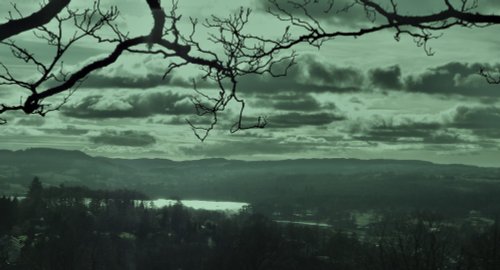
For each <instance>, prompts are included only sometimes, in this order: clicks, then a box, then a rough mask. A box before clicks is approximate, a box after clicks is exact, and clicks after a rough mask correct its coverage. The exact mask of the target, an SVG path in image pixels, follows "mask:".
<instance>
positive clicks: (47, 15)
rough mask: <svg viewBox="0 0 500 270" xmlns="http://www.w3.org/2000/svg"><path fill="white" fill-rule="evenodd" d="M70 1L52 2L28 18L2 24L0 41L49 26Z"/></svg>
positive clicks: (0, 25)
mask: <svg viewBox="0 0 500 270" xmlns="http://www.w3.org/2000/svg"><path fill="white" fill-rule="evenodd" d="M70 1H71V0H50V1H49V2H48V3H47V4H46V5H45V6H44V7H42V8H41V9H40V10H39V11H37V12H35V13H33V14H31V15H29V16H27V17H24V18H20V19H13V18H10V20H9V21H8V22H6V23H3V24H0V41H2V40H5V39H8V38H10V37H12V36H15V35H17V34H20V33H22V32H25V31H28V30H32V29H35V28H37V27H40V26H43V25H45V24H47V23H48V22H49V21H50V20H52V19H53V18H54V17H56V16H57V14H59V12H61V11H62V10H63V9H64V8H65V7H67V6H68V4H69V3H70Z"/></svg>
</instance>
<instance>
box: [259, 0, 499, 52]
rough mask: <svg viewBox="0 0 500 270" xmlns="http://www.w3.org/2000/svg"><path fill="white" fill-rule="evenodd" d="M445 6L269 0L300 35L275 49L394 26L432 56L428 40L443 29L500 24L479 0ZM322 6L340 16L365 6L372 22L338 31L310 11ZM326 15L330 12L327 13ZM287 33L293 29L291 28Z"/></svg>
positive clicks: (276, 14) (398, 34)
mask: <svg viewBox="0 0 500 270" xmlns="http://www.w3.org/2000/svg"><path fill="white" fill-rule="evenodd" d="M442 1H443V4H444V5H445V7H446V8H445V9H443V10H441V11H438V12H435V13H432V14H425V15H406V14H404V15H403V14H402V13H401V12H400V10H399V8H398V4H397V1H396V0H390V2H389V6H388V7H385V6H383V5H382V4H379V2H376V1H372V0H351V1H350V2H349V3H348V4H346V5H344V6H341V7H340V8H337V5H336V4H337V3H336V2H335V1H334V0H324V1H321V0H290V1H280V0H268V3H269V6H268V9H267V10H268V12H269V13H270V14H272V15H274V17H276V18H277V19H279V20H281V21H283V22H287V23H288V24H289V27H290V28H293V29H294V30H296V31H297V32H302V33H301V34H300V35H296V36H293V37H292V36H290V37H289V39H288V40H287V41H286V42H284V43H282V44H275V45H276V46H275V47H274V48H272V49H271V50H272V51H275V50H284V49H289V48H291V47H293V46H295V45H297V44H300V43H309V44H310V45H313V46H315V47H317V48H319V47H321V46H322V45H323V43H324V42H325V41H328V40H332V39H335V38H338V37H354V38H356V37H360V36H363V35H366V34H370V33H374V32H379V31H382V30H387V29H394V30H395V31H396V32H395V34H394V38H395V39H396V40H397V41H399V39H400V38H401V36H402V35H408V36H410V37H412V38H413V40H414V42H415V43H416V44H417V46H419V47H423V48H424V50H425V52H426V53H427V54H428V55H432V54H433V51H432V49H431V48H430V47H428V41H429V40H432V39H436V38H439V37H440V36H441V34H440V33H439V31H440V30H446V29H448V28H451V27H455V26H461V27H468V28H472V27H486V26H490V25H494V24H499V23H500V15H496V14H482V13H478V12H475V9H476V8H477V7H478V1H477V0H461V1H460V4H459V5H456V4H452V2H450V1H449V0H442ZM318 5H321V6H323V7H324V13H325V14H327V15H331V16H336V15H338V14H339V13H349V12H351V11H352V9H354V8H358V9H362V10H363V11H364V12H365V14H366V17H367V19H368V20H369V21H370V23H369V24H365V25H363V26H359V27H354V28H352V27H351V28H352V29H345V30H334V31H332V30H331V28H333V26H331V25H324V23H322V22H321V20H319V19H318V18H315V16H314V15H313V14H312V13H311V12H310V11H311V10H312V9H314V8H317V6H318ZM324 16H326V15H324ZM287 32H291V30H289V29H288V28H287Z"/></svg>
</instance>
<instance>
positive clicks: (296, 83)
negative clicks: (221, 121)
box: [239, 55, 364, 95]
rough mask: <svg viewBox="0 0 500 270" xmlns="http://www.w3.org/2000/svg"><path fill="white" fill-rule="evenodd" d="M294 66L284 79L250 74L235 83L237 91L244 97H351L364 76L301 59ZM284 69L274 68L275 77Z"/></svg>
mask: <svg viewBox="0 0 500 270" xmlns="http://www.w3.org/2000/svg"><path fill="white" fill-rule="evenodd" d="M297 63H298V64H297V65H294V66H292V67H291V68H290V69H289V70H288V74H287V76H283V77H273V76H270V75H260V74H251V75H247V76H244V77H242V78H241V79H240V80H239V89H240V91H241V92H244V93H256V94H257V93H258V94H266V95H276V94H279V93H286V92H288V93H290V92H297V93H299V92H304V93H308V92H309V93H310V92H313V93H314V92H315V93H324V92H332V93H351V92H358V91H361V89H362V86H363V82H364V74H363V72H362V71H360V70H357V69H355V68H351V67H338V66H335V65H333V64H329V63H325V62H322V61H320V60H318V59H317V58H314V57H312V56H308V55H305V56H303V57H300V58H299V59H297ZM284 68H285V67H283V66H282V67H275V69H273V71H274V72H276V73H279V72H282V71H283V70H284Z"/></svg>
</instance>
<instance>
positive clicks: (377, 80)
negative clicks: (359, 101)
mask: <svg viewBox="0 0 500 270" xmlns="http://www.w3.org/2000/svg"><path fill="white" fill-rule="evenodd" d="M369 77H370V81H371V82H372V84H373V85H374V86H376V87H378V88H380V89H383V90H399V89H402V88H403V83H402V82H401V68H400V67H399V66H397V65H395V66H391V67H387V68H375V69H372V70H370V72H369Z"/></svg>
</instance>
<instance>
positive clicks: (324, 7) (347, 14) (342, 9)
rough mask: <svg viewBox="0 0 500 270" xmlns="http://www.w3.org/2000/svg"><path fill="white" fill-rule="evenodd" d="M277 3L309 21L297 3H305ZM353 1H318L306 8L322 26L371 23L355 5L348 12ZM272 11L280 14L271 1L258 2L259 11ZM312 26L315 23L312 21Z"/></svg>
mask: <svg viewBox="0 0 500 270" xmlns="http://www.w3.org/2000/svg"><path fill="white" fill-rule="evenodd" d="M276 3H278V4H279V6H280V8H281V9H282V10H283V11H285V12H287V13H289V14H292V15H293V16H295V17H298V18H302V19H308V18H307V16H306V13H305V12H304V9H303V8H302V7H301V6H298V5H297V4H296V3H300V4H304V3H305V1H296V2H292V1H288V0H277V1H276ZM351 4H352V1H350V0H337V1H330V0H318V1H308V4H306V5H305V6H304V7H305V8H306V9H307V14H309V15H310V16H311V17H313V18H314V19H315V20H317V21H319V22H321V23H322V24H331V25H335V26H338V27H346V26H347V27H351V28H352V27H360V26H362V25H366V24H367V23H369V20H368V18H367V16H366V12H365V11H364V9H363V8H362V7H361V6H359V5H355V6H353V7H351V8H349V9H348V10H346V9H347V8H348V7H349V6H350V5H351ZM268 9H271V10H272V11H273V12H278V13H280V12H279V11H278V10H277V9H276V7H275V6H274V5H273V4H272V3H271V1H269V0H258V1H257V10H258V11H261V12H267V11H268ZM311 24H314V22H312V21H311Z"/></svg>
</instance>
